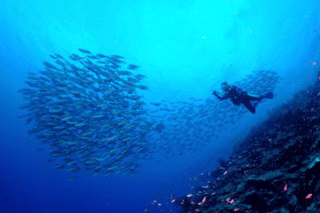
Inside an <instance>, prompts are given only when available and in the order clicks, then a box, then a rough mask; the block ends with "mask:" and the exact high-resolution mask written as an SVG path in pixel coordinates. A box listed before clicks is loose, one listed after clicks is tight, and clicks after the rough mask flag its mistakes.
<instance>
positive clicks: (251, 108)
mask: <svg viewBox="0 0 320 213" xmlns="http://www.w3.org/2000/svg"><path fill="white" fill-rule="evenodd" d="M242 104H243V105H244V106H245V107H246V108H247V109H248V110H249V111H250V112H251V113H255V112H256V108H255V107H254V106H253V105H252V104H251V103H250V101H243V102H242Z"/></svg>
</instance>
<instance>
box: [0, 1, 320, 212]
mask: <svg viewBox="0 0 320 213" xmlns="http://www.w3.org/2000/svg"><path fill="white" fill-rule="evenodd" d="M0 5H1V7H0V81H1V84H0V103H1V105H0V112H1V113H0V116H1V117H0V121H1V122H0V212H48V213H49V212H61V213H62V212H126V213H135V212H143V211H144V209H148V210H151V211H163V212H169V211H170V210H172V211H175V210H176V208H175V206H174V205H170V204H169V203H170V197H171V196H179V195H184V194H185V193H189V192H191V191H192V190H191V188H190V186H191V183H190V177H194V176H197V175H200V174H201V173H202V172H205V173H206V172H209V171H211V170H212V169H213V168H214V167H215V166H216V160H217V159H218V158H219V157H226V156H228V155H229V154H230V153H231V151H232V146H233V145H234V143H235V141H236V140H237V139H239V138H242V137H244V136H245V133H246V132H248V130H249V129H250V128H251V127H252V126H254V125H255V124H257V123H259V122H261V121H262V120H263V119H265V118H266V117H267V110H269V109H272V108H273V107H276V106H277V105H280V104H282V103H284V102H285V101H286V100H288V99H289V98H290V97H292V95H293V94H294V93H296V92H297V91H299V90H301V89H303V88H305V87H306V86H307V85H310V84H311V83H312V82H314V81H315V77H316V71H317V69H318V66H319V65H313V64H312V63H314V62H316V63H317V64H318V63H320V61H319V58H320V53H319V47H320V45H319V41H320V40H319V39H320V17H319V8H320V6H319V3H318V1H317V0H307V1H298V0H291V1H289V0H284V1H276V0H261V1H255V2H252V1H248V0H221V1H212V0H211V1H210V0H172V1H163V0H162V1H160V0H154V1H143V0H135V1H133V0H122V1H102V0H90V1H88V0H79V1H61V0H55V1H52V0H47V1H40V0H33V1H25V0H15V1H4V0H0ZM78 48H85V49H88V50H90V51H92V52H96V53H98V52H101V53H104V54H119V55H123V56H124V57H125V59H126V61H128V62H130V63H134V64H138V65H139V66H141V68H140V72H141V73H143V74H144V75H146V76H147V78H146V80H145V84H146V85H148V86H149V88H150V90H148V91H146V92H144V101H145V102H153V101H161V100H164V101H167V102H170V101H173V102H176V101H184V100H189V98H190V97H194V98H200V99H207V98H211V99H213V97H212V95H211V92H212V90H218V89H219V88H220V83H221V82H223V81H230V82H236V81H239V80H241V79H243V78H244V77H245V76H246V75H248V74H250V73H251V72H252V71H253V70H264V69H268V70H274V71H276V72H277V74H278V75H279V76H281V79H282V80H281V82H280V83H279V85H278V86H277V89H276V91H274V92H275V94H276V96H275V98H274V100H272V101H269V102H268V103H267V102H266V103H263V104H262V105H261V106H259V108H258V110H257V113H256V114H255V115H251V114H250V113H247V114H245V115H244V116H243V117H241V120H238V121H237V122H236V123H235V124H231V126H230V125H228V127H226V129H224V130H222V131H220V133H219V136H220V137H218V138H216V139H212V141H210V143H205V144H206V146H204V147H200V148H199V147H198V148H197V149H196V150H188V151H187V153H186V154H185V155H182V156H180V155H177V156H174V157H172V158H170V159H169V160H167V159H161V155H160V156H157V160H154V161H152V160H151V161H150V162H146V163H145V165H143V167H142V168H141V170H140V172H139V173H138V174H137V175H135V176H124V175H113V176H111V177H109V178H102V177H93V176H92V174H90V173H86V172H82V173H80V175H79V176H80V177H79V179H77V180H75V181H73V182H68V181H66V179H67V177H68V172H67V171H60V170H53V169H52V168H51V166H50V165H48V163H46V159H47V156H46V154H45V153H42V152H37V151H36V148H38V147H41V146H42V145H41V144H40V142H39V141H37V140H36V139H35V138H34V137H32V136H30V135H28V133H27V130H28V126H26V125H25V124H24V121H23V120H22V119H19V118H18V115H20V114H21V111H20V110H19V109H18V108H17V107H18V106H20V105H21V104H22V96H21V94H19V93H18V92H17V91H18V90H19V89H21V88H23V87H25V83H24V81H25V78H26V75H27V73H28V72H30V71H33V72H37V71H39V70H40V69H42V68H43V65H42V62H43V61H44V60H48V58H49V54H52V53H59V54H61V55H69V54H72V53H74V52H76V51H77V49H78ZM314 64H315V63H314ZM213 101H218V100H215V99H214V100H213ZM190 128H192V127H190ZM231 130H232V131H231ZM230 132H232V134H231V133H230ZM172 143H173V144H172V146H173V147H177V146H179V145H177V144H174V142H172ZM181 146H182V145H181ZM159 158H160V160H159ZM153 200H157V201H159V202H161V203H163V206H162V207H156V206H154V205H152V204H151V203H152V201H153Z"/></svg>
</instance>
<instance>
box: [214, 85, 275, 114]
mask: <svg viewBox="0 0 320 213" xmlns="http://www.w3.org/2000/svg"><path fill="white" fill-rule="evenodd" d="M221 89H222V91H223V94H222V95H221V94H220V93H218V92H217V91H213V92H212V94H213V95H215V96H216V97H217V98H218V99H219V100H225V99H227V98H230V100H231V101H232V103H233V104H234V105H240V104H243V105H244V106H245V107H246V108H247V109H248V110H249V111H250V112H251V113H255V112H256V106H257V105H258V103H260V101H262V100H263V99H265V98H267V99H272V98H273V93H272V92H268V93H266V94H265V95H260V96H256V95H249V94H248V93H247V92H245V91H243V90H241V89H240V88H239V87H237V86H234V85H229V84H228V83H227V82H223V83H221ZM251 101H255V102H254V104H252V103H251Z"/></svg>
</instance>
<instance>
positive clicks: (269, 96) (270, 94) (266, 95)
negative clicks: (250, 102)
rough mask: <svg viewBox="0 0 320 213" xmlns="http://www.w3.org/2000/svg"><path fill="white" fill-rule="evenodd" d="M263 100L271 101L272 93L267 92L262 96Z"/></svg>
mask: <svg viewBox="0 0 320 213" xmlns="http://www.w3.org/2000/svg"><path fill="white" fill-rule="evenodd" d="M262 97H263V98H268V99H273V92H268V93H266V94H264V95H263V96H262Z"/></svg>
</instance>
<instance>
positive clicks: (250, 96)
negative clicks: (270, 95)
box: [247, 95, 263, 101]
mask: <svg viewBox="0 0 320 213" xmlns="http://www.w3.org/2000/svg"><path fill="white" fill-rule="evenodd" d="M247 96H248V99H249V100H250V101H261V100H262V99H263V96H260V95H247Z"/></svg>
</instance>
